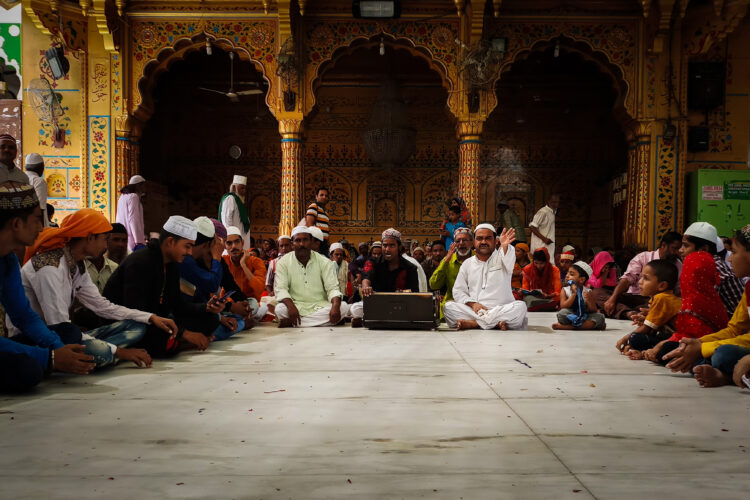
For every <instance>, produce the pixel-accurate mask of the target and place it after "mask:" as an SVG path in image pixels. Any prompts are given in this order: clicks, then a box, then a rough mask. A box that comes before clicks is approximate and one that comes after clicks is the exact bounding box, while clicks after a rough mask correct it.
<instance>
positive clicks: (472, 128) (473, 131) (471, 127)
mask: <svg viewBox="0 0 750 500" xmlns="http://www.w3.org/2000/svg"><path fill="white" fill-rule="evenodd" d="M483 128H484V122H483V121H480V120H474V121H463V122H458V124H457V125H456V137H458V140H459V142H461V143H463V142H467V141H472V142H477V143H479V142H482V129H483Z"/></svg>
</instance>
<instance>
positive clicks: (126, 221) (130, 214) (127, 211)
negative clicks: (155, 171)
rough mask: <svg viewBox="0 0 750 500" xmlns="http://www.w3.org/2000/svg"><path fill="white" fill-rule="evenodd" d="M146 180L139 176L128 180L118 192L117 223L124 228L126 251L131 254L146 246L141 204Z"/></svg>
mask: <svg viewBox="0 0 750 500" xmlns="http://www.w3.org/2000/svg"><path fill="white" fill-rule="evenodd" d="M144 182H146V179H144V178H143V177H141V176H140V175H134V176H133V177H131V178H130V181H129V182H128V185H127V186H125V187H123V188H122V189H121V190H120V200H119V201H118V202H117V219H116V220H117V222H119V223H120V224H122V225H123V226H125V230H126V231H127V232H128V249H129V250H130V251H131V252H132V251H133V250H138V249H139V248H142V247H143V246H145V244H146V230H145V229H144V225H143V203H142V202H141V199H142V198H143V196H144V195H145V192H144V191H143V183H144Z"/></svg>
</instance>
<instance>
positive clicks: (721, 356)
mask: <svg viewBox="0 0 750 500" xmlns="http://www.w3.org/2000/svg"><path fill="white" fill-rule="evenodd" d="M748 355H750V349H748V348H747V347H740V346H738V345H731V344H728V345H722V346H719V347H718V348H717V349H716V350H715V351H714V355H713V356H711V366H713V367H714V368H718V369H719V371H721V373H723V374H724V375H728V376H730V377H731V376H732V374H733V373H734V365H736V364H737V362H738V361H739V360H740V359H742V358H744V357H745V356H748Z"/></svg>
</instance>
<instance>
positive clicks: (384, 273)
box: [351, 228, 419, 327]
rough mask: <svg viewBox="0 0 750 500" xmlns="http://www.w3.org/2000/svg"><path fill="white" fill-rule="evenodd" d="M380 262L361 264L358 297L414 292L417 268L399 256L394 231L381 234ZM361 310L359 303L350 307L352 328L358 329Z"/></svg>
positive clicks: (373, 260) (397, 241) (361, 305)
mask: <svg viewBox="0 0 750 500" xmlns="http://www.w3.org/2000/svg"><path fill="white" fill-rule="evenodd" d="M382 242H383V258H382V259H370V260H368V261H367V264H365V274H364V277H363V278H362V288H361V293H362V296H363V297H369V296H370V295H372V293H373V292H404V291H406V292H418V291H419V276H418V274H417V266H415V265H414V264H412V263H411V262H409V261H408V260H406V259H405V258H404V256H403V255H402V254H401V248H402V245H401V233H399V232H398V231H396V230H395V229H393V228H391V229H386V230H385V231H383V239H382ZM364 314H365V309H364V305H363V303H362V302H355V303H354V304H352V307H351V315H352V326H353V327H360V326H362V318H363V317H364Z"/></svg>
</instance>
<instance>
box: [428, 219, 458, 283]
mask: <svg viewBox="0 0 750 500" xmlns="http://www.w3.org/2000/svg"><path fill="white" fill-rule="evenodd" d="M454 234H455V233H454ZM429 248H430V251H429V252H426V251H425V260H424V262H422V269H423V270H424V274H425V277H426V278H427V282H428V283H429V281H430V278H432V274H433V273H434V272H435V270H436V269H437V268H438V266H439V265H440V262H441V261H442V260H443V257H445V243H444V242H443V240H435V241H433V242H432V245H430V246H429ZM442 295H445V292H443V293H442Z"/></svg>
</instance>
